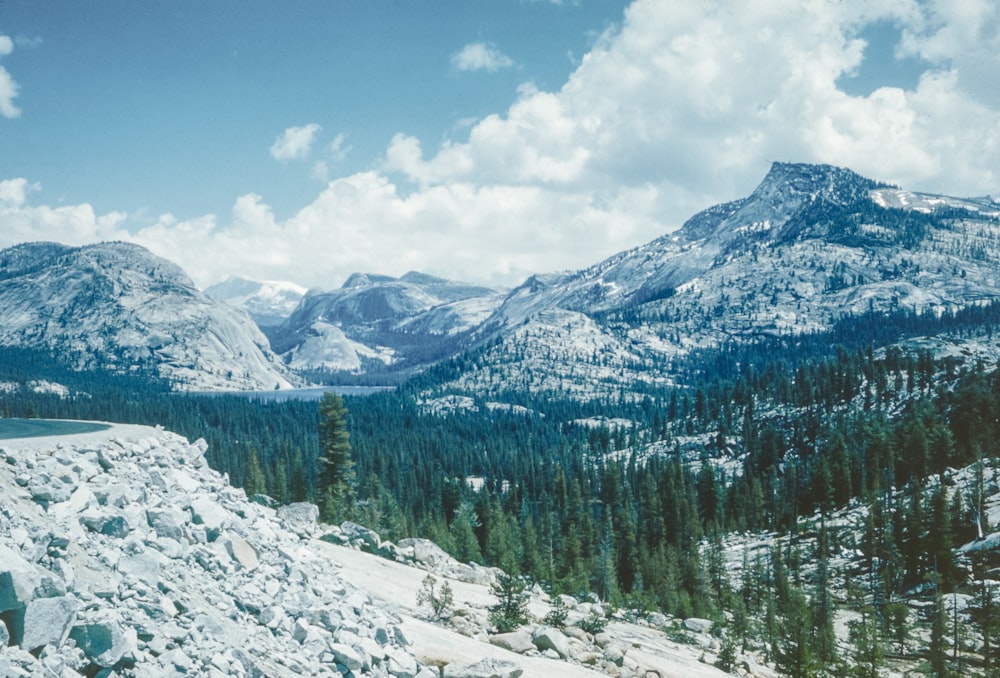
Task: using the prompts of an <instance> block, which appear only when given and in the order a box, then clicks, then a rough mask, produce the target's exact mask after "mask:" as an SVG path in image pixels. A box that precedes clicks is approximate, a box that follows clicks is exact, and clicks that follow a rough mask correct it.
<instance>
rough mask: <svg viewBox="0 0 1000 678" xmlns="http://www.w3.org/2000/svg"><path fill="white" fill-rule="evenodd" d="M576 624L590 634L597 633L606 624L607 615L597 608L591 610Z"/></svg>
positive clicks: (602, 629) (605, 626) (601, 630)
mask: <svg viewBox="0 0 1000 678" xmlns="http://www.w3.org/2000/svg"><path fill="white" fill-rule="evenodd" d="M577 626H579V627H580V628H581V629H583V630H584V631H586V632H587V633H589V634H591V635H597V634H598V633H601V632H603V631H604V629H605V628H607V626H608V618H607V616H606V615H605V614H604V613H603V612H600V611H598V610H591V611H590V614H588V615H587V616H586V617H584V618H583V619H581V620H580V621H579V622H578V623H577Z"/></svg>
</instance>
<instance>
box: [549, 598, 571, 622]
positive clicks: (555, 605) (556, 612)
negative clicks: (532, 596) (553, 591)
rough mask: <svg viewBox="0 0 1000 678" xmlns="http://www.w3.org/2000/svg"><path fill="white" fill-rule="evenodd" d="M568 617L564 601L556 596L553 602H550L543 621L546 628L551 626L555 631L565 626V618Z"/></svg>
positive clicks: (567, 609)
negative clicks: (550, 604)
mask: <svg viewBox="0 0 1000 678" xmlns="http://www.w3.org/2000/svg"><path fill="white" fill-rule="evenodd" d="M568 616H569V608H568V607H567V606H566V601H565V600H563V599H562V597H560V596H556V598H555V600H553V601H552V606H551V607H549V611H548V612H547V613H546V614H545V619H544V620H543V621H544V622H545V624H546V625H547V626H552V627H554V628H557V629H561V628H563V627H565V626H566V618H567V617H568Z"/></svg>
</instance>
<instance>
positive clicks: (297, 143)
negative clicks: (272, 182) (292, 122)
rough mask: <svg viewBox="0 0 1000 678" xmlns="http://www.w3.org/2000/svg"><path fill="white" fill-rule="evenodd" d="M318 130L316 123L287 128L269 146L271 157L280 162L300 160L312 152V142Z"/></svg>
mask: <svg viewBox="0 0 1000 678" xmlns="http://www.w3.org/2000/svg"><path fill="white" fill-rule="evenodd" d="M319 130H320V126H319V125H317V124H316V123H310V124H308V125H302V126H301V127H289V128H288V129H286V130H285V131H284V132H282V133H281V134H279V135H278V136H277V137H276V138H275V140H274V143H273V144H271V157H272V158H274V159H275V160H280V161H282V162H287V161H289V160H302V159H303V158H305V157H306V156H307V155H309V152H310V151H312V146H313V141H314V140H315V139H316V134H317V133H318V132H319Z"/></svg>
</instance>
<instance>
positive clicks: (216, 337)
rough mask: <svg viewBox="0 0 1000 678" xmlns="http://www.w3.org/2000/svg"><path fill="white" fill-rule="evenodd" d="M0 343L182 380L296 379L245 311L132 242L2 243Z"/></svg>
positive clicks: (211, 383)
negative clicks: (205, 291)
mask: <svg viewBox="0 0 1000 678" xmlns="http://www.w3.org/2000/svg"><path fill="white" fill-rule="evenodd" d="M0 344H3V345H7V346H18V347H27V348H40V349H47V350H51V351H54V352H56V353H57V354H59V355H61V356H62V357H63V358H65V360H66V361H67V362H68V363H69V364H71V365H73V366H75V367H106V368H111V369H116V370H134V369H149V370H152V371H153V372H155V373H156V374H158V375H159V376H161V377H164V378H166V379H169V380H171V381H173V382H174V383H175V384H176V386H177V387H178V388H181V389H194V390H212V389H272V388H275V387H288V386H290V382H289V379H288V376H287V373H286V371H285V370H284V369H283V367H282V366H281V365H280V364H279V363H278V362H277V361H276V360H275V358H274V356H273V355H272V354H271V352H270V351H269V350H268V348H267V340H266V339H265V337H264V336H263V335H262V334H261V333H260V331H259V330H258V329H257V327H256V326H254V324H253V322H252V321H251V320H250V319H249V318H248V317H247V316H246V315H245V314H244V313H242V312H240V311H238V310H236V309H234V308H232V307H230V306H227V305H225V304H222V303H220V302H216V301H213V300H212V299H209V298H208V297H206V296H205V295H204V294H202V293H201V292H199V291H198V290H197V289H196V288H195V287H194V284H193V283H192V281H191V280H190V278H189V277H188V276H187V275H186V274H185V273H184V272H183V271H182V270H181V269H180V268H178V267H177V266H175V265H174V264H172V263H170V262H168V261H166V260H164V259H161V258H159V257H156V256H154V255H153V254H152V253H150V252H149V251H148V250H146V249H144V248H142V247H139V246H137V245H131V244H126V243H99V244H95V245H88V246H85V247H77V248H74V247H68V246H65V245H59V244H55V243H26V244H21V245H17V246H15V247H11V248H8V249H6V250H3V251H2V252H0Z"/></svg>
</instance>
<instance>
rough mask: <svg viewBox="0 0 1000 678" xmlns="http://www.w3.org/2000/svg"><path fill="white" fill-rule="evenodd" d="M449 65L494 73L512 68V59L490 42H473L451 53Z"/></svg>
mask: <svg viewBox="0 0 1000 678" xmlns="http://www.w3.org/2000/svg"><path fill="white" fill-rule="evenodd" d="M451 65H452V66H453V67H454V68H455V69H457V70H459V71H487V72H489V73H496V72H497V71H500V70H503V69H505V68H513V67H514V61H513V60H512V59H511V58H510V57H509V56H507V55H506V54H504V53H503V52H501V51H500V50H498V49H497V48H496V47H495V46H494V45H492V44H490V43H486V42H473V43H469V44H468V45H466V46H465V47H463V48H462V49H460V50H458V51H457V52H455V53H454V54H452V55H451Z"/></svg>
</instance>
